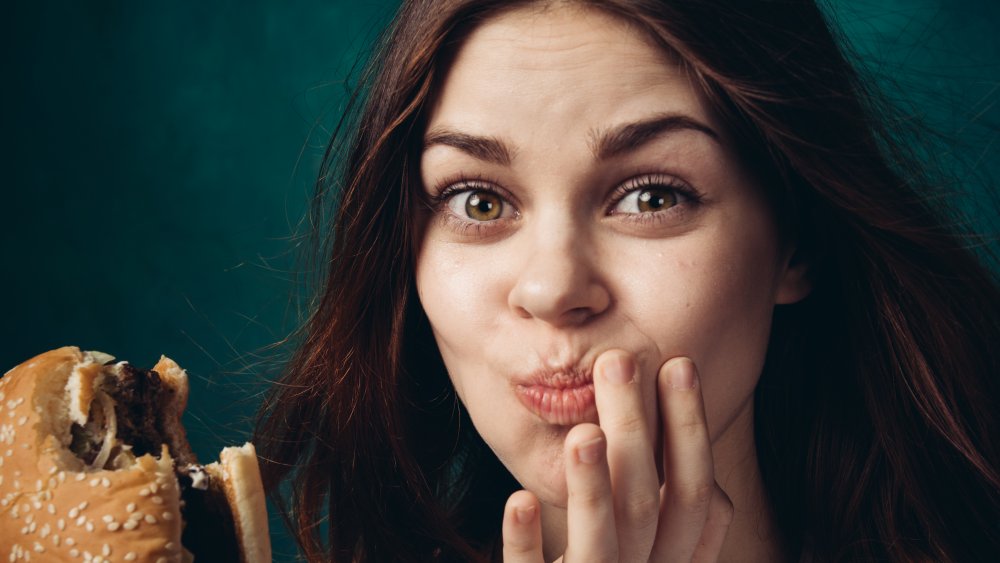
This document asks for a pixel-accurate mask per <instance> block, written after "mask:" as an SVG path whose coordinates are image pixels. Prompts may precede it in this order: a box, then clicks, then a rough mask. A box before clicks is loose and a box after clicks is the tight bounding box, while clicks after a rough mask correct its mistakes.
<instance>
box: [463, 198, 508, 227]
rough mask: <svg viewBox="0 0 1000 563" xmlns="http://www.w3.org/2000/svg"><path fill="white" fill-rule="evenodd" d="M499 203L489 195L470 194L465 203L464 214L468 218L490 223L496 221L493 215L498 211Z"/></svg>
mask: <svg viewBox="0 0 1000 563" xmlns="http://www.w3.org/2000/svg"><path fill="white" fill-rule="evenodd" d="M499 205H500V204H499V202H497V201H494V198H491V197H490V194H475V193H474V194H472V195H470V196H469V199H467V200H466V202H465V210H466V213H468V214H469V216H470V217H473V218H475V219H478V220H480V221H491V220H493V219H496V217H495V215H496V214H497V212H498V211H499V209H500V208H499Z"/></svg>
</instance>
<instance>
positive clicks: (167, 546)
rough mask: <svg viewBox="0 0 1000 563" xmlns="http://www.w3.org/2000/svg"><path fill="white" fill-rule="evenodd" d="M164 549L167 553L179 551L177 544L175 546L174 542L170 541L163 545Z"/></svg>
mask: <svg viewBox="0 0 1000 563" xmlns="http://www.w3.org/2000/svg"><path fill="white" fill-rule="evenodd" d="M163 549H165V550H167V551H173V550H175V549H177V544H175V543H174V542H172V541H168V542H167V543H165V544H163Z"/></svg>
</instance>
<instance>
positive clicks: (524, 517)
mask: <svg viewBox="0 0 1000 563" xmlns="http://www.w3.org/2000/svg"><path fill="white" fill-rule="evenodd" d="M514 516H515V517H516V518H517V523H518V524H531V522H532V521H534V519H535V507H534V506H519V507H517V508H516V509H514Z"/></svg>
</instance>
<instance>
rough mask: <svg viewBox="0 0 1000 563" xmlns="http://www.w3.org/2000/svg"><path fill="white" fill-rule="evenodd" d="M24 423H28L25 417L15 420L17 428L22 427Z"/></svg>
mask: <svg viewBox="0 0 1000 563" xmlns="http://www.w3.org/2000/svg"><path fill="white" fill-rule="evenodd" d="M26 422H28V417H26V416H22V417H21V418H19V419H17V425H18V426H24V424H25V423H26Z"/></svg>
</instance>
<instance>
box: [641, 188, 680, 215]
mask: <svg viewBox="0 0 1000 563" xmlns="http://www.w3.org/2000/svg"><path fill="white" fill-rule="evenodd" d="M638 199H639V202H638V205H639V211H640V212H645V211H659V210H660V209H667V208H670V207H673V206H675V205H677V194H676V193H674V192H673V191H671V190H643V191H642V192H640V193H639V198H638Z"/></svg>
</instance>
